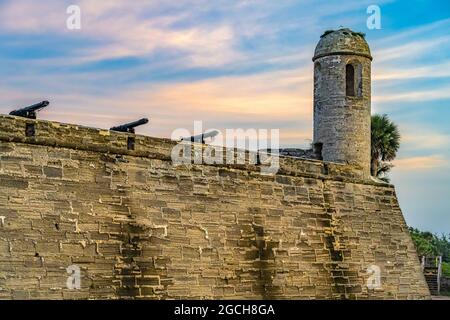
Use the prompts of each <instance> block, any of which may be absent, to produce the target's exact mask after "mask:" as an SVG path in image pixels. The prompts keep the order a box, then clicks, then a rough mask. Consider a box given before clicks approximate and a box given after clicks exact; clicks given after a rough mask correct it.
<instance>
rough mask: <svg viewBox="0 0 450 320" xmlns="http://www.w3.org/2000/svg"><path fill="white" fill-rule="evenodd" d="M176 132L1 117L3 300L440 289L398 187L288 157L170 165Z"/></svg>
mask: <svg viewBox="0 0 450 320" xmlns="http://www.w3.org/2000/svg"><path fill="white" fill-rule="evenodd" d="M27 124H34V130H32V129H33V128H31V127H30V126H29V125H28V126H27ZM32 131H34V136H29V137H27V132H28V134H30V133H31V132H32ZM128 137H132V138H134V150H128ZM175 143H176V142H173V141H170V140H167V139H158V138H150V137H144V136H139V135H136V136H134V135H128V134H123V133H115V132H110V131H107V130H99V129H92V128H86V127H80V126H76V125H67V124H60V123H55V122H48V121H41V120H29V119H22V118H16V117H11V116H0V217H2V219H1V221H0V298H2V299H20V298H27V299H29V298H35V299H39V298H41V299H42V298H44V299H48V298H50V299H62V298H66V299H71V298H74V299H86V298H93V299H119V298H130V299H169V298H170V299H173V298H175V299H176V298H194V299H205V298H206V299H213V298H215V299H240V298H242V299H313V298H321V299H368V298H378V299H401V298H410V299H413V298H425V299H426V298H429V291H428V288H427V286H426V283H425V281H424V278H423V275H422V273H421V269H420V264H419V261H418V258H417V254H416V252H415V249H414V246H413V243H412V241H411V238H410V236H409V233H408V230H407V226H406V223H405V221H404V219H403V216H402V213H401V210H400V208H399V205H398V201H397V198H396V196H395V190H394V188H393V186H391V185H388V184H382V183H377V182H374V181H372V180H368V179H365V178H364V175H362V174H361V170H360V169H359V168H357V167H354V166H351V165H343V164H335V163H326V162H321V161H314V160H303V159H294V158H288V157H282V158H281V159H280V171H279V172H278V173H277V174H276V175H274V176H267V175H262V174H261V173H260V172H259V168H258V166H256V165H250V164H245V165H199V164H198V165H194V164H187V165H180V166H173V165H172V163H171V157H170V152H171V150H172V148H173V146H174V145H175ZM74 265H75V266H77V267H79V268H80V271H81V287H80V288H79V289H69V288H68V287H67V286H66V283H67V277H68V276H69V275H68V273H67V271H66V270H67V268H68V267H69V266H74ZM374 266H376V267H378V268H379V270H380V278H379V280H380V286H378V287H375V288H374V287H373V286H370V285H369V286H368V283H369V282H370V281H371V279H373V278H372V277H373V274H371V272H370V270H374V269H373V268H374ZM368 270H369V271H368Z"/></svg>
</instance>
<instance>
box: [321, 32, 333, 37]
mask: <svg viewBox="0 0 450 320" xmlns="http://www.w3.org/2000/svg"><path fill="white" fill-rule="evenodd" d="M332 32H334V30H326V31H325V32H324V33H323V34H322V35H321V36H320V37H321V38H323V37H325V36H326V35H327V34H330V33H332Z"/></svg>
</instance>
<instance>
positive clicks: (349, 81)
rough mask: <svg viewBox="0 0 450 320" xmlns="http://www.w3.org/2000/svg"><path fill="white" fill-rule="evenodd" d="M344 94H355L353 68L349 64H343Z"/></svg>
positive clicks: (352, 95) (350, 95)
mask: <svg viewBox="0 0 450 320" xmlns="http://www.w3.org/2000/svg"><path fill="white" fill-rule="evenodd" d="M345 95H346V96H348V97H354V96H355V68H354V67H353V65H351V64H347V65H346V66H345Z"/></svg>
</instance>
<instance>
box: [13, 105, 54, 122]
mask: <svg viewBox="0 0 450 320" xmlns="http://www.w3.org/2000/svg"><path fill="white" fill-rule="evenodd" d="M49 104H50V102H48V101H42V102H39V103H36V104H33V105H31V106H28V107H25V108H21V109H17V110H14V111H11V112H10V113H9V114H10V115H12V116H17V117H24V118H28V119H36V112H38V111H39V110H41V109H43V108H45V107H46V106H48V105H49Z"/></svg>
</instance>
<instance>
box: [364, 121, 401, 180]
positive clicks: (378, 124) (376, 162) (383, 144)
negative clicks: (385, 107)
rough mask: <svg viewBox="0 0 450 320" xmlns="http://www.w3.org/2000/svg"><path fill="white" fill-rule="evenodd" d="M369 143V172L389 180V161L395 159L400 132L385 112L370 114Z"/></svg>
mask: <svg viewBox="0 0 450 320" xmlns="http://www.w3.org/2000/svg"><path fill="white" fill-rule="evenodd" d="M371 143H372V150H371V163H370V171H371V174H372V176H374V177H377V178H379V179H381V180H383V181H386V182H389V178H388V177H387V173H388V172H389V171H390V170H391V168H392V167H393V165H392V164H391V163H390V161H392V160H394V159H395V157H396V156H397V151H398V149H399V148H400V132H399V131H398V128H397V125H396V124H395V123H393V122H392V121H391V120H389V117H388V116H387V115H386V114H383V115H379V114H374V115H373V116H372V123H371Z"/></svg>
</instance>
